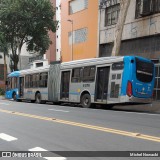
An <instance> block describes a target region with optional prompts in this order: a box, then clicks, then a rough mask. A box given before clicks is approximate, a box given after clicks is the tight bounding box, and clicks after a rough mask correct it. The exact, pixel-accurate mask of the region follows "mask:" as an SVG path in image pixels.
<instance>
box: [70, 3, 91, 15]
mask: <svg viewBox="0 0 160 160" xmlns="http://www.w3.org/2000/svg"><path fill="white" fill-rule="evenodd" d="M87 8H88V0H72V1H70V2H69V14H74V13H76V12H79V11H81V10H84V9H87Z"/></svg>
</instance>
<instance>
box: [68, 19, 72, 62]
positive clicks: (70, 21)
mask: <svg viewBox="0 0 160 160" xmlns="http://www.w3.org/2000/svg"><path fill="white" fill-rule="evenodd" d="M68 22H70V23H71V25H72V31H71V32H72V44H71V60H72V61H73V20H70V19H68Z"/></svg>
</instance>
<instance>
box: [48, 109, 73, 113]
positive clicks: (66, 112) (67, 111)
mask: <svg viewBox="0 0 160 160" xmlns="http://www.w3.org/2000/svg"><path fill="white" fill-rule="evenodd" d="M48 110H50V111H56V112H66V113H67V112H70V111H65V110H57V109H48Z"/></svg>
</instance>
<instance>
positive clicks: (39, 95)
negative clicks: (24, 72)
mask: <svg viewBox="0 0 160 160" xmlns="http://www.w3.org/2000/svg"><path fill="white" fill-rule="evenodd" d="M36 103H38V104H40V103H41V94H40V93H37V94H36Z"/></svg>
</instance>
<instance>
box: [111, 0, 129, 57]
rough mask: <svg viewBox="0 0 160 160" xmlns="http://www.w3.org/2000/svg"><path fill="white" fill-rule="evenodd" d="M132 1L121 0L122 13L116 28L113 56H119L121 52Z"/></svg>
mask: <svg viewBox="0 0 160 160" xmlns="http://www.w3.org/2000/svg"><path fill="white" fill-rule="evenodd" d="M130 1H131V0H120V14H119V18H118V22H117V25H116V30H115V39H114V46H113V49H112V56H118V55H119V52H120V48H121V40H122V33H123V28H124V23H125V20H126V16H127V12H128V7H129V5H130Z"/></svg>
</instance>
